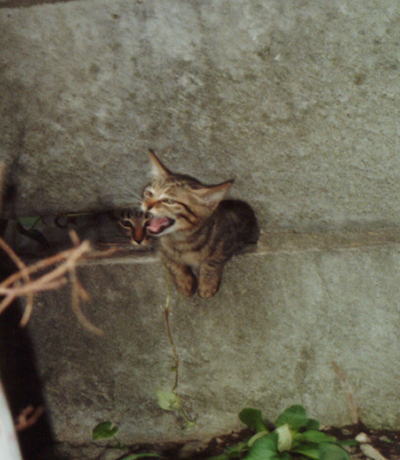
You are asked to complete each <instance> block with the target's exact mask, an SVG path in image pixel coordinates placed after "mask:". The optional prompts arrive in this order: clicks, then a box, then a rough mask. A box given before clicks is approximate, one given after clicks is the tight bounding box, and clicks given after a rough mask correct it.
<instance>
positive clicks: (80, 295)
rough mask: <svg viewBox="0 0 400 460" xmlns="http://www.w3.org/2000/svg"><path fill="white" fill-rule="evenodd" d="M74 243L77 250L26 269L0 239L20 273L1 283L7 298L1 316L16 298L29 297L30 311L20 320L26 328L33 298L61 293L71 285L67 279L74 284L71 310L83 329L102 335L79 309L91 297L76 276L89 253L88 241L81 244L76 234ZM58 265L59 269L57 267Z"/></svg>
mask: <svg viewBox="0 0 400 460" xmlns="http://www.w3.org/2000/svg"><path fill="white" fill-rule="evenodd" d="M70 236H71V240H72V242H73V244H74V245H75V247H74V248H73V249H69V250H66V251H62V252H60V253H58V254H56V255H54V256H51V257H48V258H46V259H43V260H41V261H39V262H37V263H35V264H34V265H32V266H30V267H27V266H26V265H25V264H24V263H23V262H22V261H21V260H20V259H19V257H18V256H17V255H16V254H15V253H14V251H13V250H12V249H11V248H10V247H9V246H8V245H7V243H5V241H3V240H2V239H1V238H0V248H2V249H3V250H4V251H5V252H6V253H7V254H8V255H9V256H10V258H11V259H12V260H13V261H14V263H15V264H16V265H17V267H18V268H19V271H18V272H16V273H14V274H13V275H11V276H9V277H8V278H7V279H5V280H4V281H3V282H2V283H0V295H4V296H5V298H4V299H3V301H2V302H0V313H1V312H2V311H4V310H5V309H6V308H7V307H8V306H9V305H10V304H11V303H12V302H13V301H14V300H15V299H16V298H17V297H27V299H28V302H27V307H26V309H25V312H24V315H23V317H22V320H21V325H26V324H27V323H28V321H29V318H30V316H31V313H32V309H33V294H34V293H35V292H43V291H48V290H53V289H58V288H59V287H61V286H63V285H64V284H66V283H67V282H68V280H67V275H69V279H70V281H71V307H72V310H73V312H74V313H75V315H76V316H77V318H78V320H79V322H80V323H81V325H82V326H83V327H84V328H85V329H87V330H89V331H90V332H92V333H94V334H97V335H102V334H103V331H102V330H101V329H99V328H98V327H96V326H94V325H93V324H92V323H91V322H90V321H89V320H88V319H87V318H86V316H85V315H84V314H83V312H82V310H81V307H80V300H83V301H87V300H89V298H90V296H89V294H88V292H87V291H86V290H85V289H84V287H83V286H82V284H81V283H80V282H79V280H78V278H77V275H76V264H77V262H78V260H79V259H80V258H81V257H82V256H83V255H84V254H87V253H88V252H89V251H90V249H91V248H90V244H89V242H88V241H84V242H82V243H81V242H80V241H79V237H78V236H77V234H76V233H71V234H70ZM57 264H58V265H57ZM48 268H51V270H50V271H47V272H45V273H43V274H41V275H40V276H38V277H37V278H36V279H32V278H31V277H30V275H32V274H36V273H38V272H40V271H44V270H46V269H48Z"/></svg>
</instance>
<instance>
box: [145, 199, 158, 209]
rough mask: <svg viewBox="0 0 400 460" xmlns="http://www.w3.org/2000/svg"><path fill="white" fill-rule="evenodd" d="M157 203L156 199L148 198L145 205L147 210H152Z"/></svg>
mask: <svg viewBox="0 0 400 460" xmlns="http://www.w3.org/2000/svg"><path fill="white" fill-rule="evenodd" d="M156 203H157V201H156V200H146V201H145V202H144V205H145V207H146V211H150V209H151V208H152V207H153V206H154V205H155V204H156Z"/></svg>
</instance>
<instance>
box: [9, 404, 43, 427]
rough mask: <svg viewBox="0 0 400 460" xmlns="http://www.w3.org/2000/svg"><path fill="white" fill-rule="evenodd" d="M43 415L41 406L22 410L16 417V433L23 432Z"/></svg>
mask: <svg viewBox="0 0 400 460" xmlns="http://www.w3.org/2000/svg"><path fill="white" fill-rule="evenodd" d="M43 413H44V408H43V406H38V407H36V408H34V407H33V406H28V407H26V408H25V409H23V410H22V412H21V413H20V414H19V415H18V417H17V423H16V424H15V429H16V430H17V431H23V430H26V429H27V428H29V427H30V426H32V425H34V424H35V423H36V422H37V421H38V420H39V418H40V417H41V416H42V414H43Z"/></svg>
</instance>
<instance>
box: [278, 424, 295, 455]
mask: <svg viewBox="0 0 400 460" xmlns="http://www.w3.org/2000/svg"><path fill="white" fill-rule="evenodd" d="M275 432H276V433H277V434H278V450H279V452H283V451H285V450H290V449H291V447H292V444H293V435H292V432H291V431H290V428H289V425H288V424H287V423H285V424H284V425H281V426H279V427H278V428H277V429H276V430H275Z"/></svg>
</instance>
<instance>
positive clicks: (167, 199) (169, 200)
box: [162, 198, 176, 204]
mask: <svg viewBox="0 0 400 460" xmlns="http://www.w3.org/2000/svg"><path fill="white" fill-rule="evenodd" d="M162 202H163V203H165V204H175V203H176V201H175V200H172V199H171V198H166V199H165V200H162Z"/></svg>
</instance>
